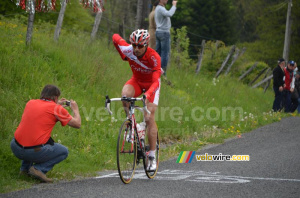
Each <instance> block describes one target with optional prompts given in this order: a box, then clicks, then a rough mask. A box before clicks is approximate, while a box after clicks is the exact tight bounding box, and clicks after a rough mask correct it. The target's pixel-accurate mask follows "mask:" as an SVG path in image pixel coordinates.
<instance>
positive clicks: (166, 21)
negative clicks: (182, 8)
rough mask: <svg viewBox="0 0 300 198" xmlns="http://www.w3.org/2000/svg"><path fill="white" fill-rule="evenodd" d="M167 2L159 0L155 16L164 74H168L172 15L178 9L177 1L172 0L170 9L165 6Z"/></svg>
mask: <svg viewBox="0 0 300 198" xmlns="http://www.w3.org/2000/svg"><path fill="white" fill-rule="evenodd" d="M167 3H168V0H159V3H158V5H157V7H156V9H155V17H154V18H155V23H156V51H157V53H158V54H159V55H160V56H161V67H162V69H163V70H164V75H166V71H167V65H168V59H169V53H170V40H171V37H170V29H171V19H170V17H172V16H173V14H174V13H175V11H176V4H177V1H175V0H173V1H172V7H171V9H170V10H169V11H168V10H166V8H165V6H166V5H167Z"/></svg>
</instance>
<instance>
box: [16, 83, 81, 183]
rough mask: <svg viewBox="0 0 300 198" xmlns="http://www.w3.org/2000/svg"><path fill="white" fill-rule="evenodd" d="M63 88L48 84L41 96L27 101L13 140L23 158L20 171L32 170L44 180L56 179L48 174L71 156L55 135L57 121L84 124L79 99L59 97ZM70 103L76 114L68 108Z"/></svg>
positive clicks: (76, 124)
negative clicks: (71, 113) (52, 133)
mask: <svg viewBox="0 0 300 198" xmlns="http://www.w3.org/2000/svg"><path fill="white" fill-rule="evenodd" d="M59 96H60V90H59V89H58V88H57V87H56V86H54V85H46V86H45V87H44V89H43V90H42V92H41V96H40V99H36V100H34V99H33V100H30V101H29V102H27V104H26V106H25V109H24V113H23V115H22V119H21V122H20V124H19V126H18V128H17V130H16V131H15V134H14V138H13V139H12V141H11V150H12V152H13V153H14V155H15V156H16V157H17V158H19V159H21V160H22V164H21V169H20V173H21V174H29V175H32V176H34V177H36V178H38V179H40V180H41V181H43V182H47V183H48V182H53V180H52V179H50V178H48V177H47V176H46V173H47V172H48V171H50V170H51V169H52V168H53V166H54V165H55V164H58V163H59V162H61V161H63V160H64V159H66V158H67V156H68V149H67V148H66V147H65V146H63V145H61V144H58V143H55V142H54V141H53V139H52V138H51V132H52V129H53V127H54V126H55V124H56V122H58V121H60V123H61V125H62V126H65V125H69V126H71V127H73V128H80V126H81V117H80V114H79V108H78V105H77V103H76V102H75V101H73V100H71V101H67V100H66V99H65V98H62V99H60V100H59V99H58V98H59ZM66 106H70V108H71V109H72V111H73V114H74V115H73V116H71V115H70V114H69V112H68V111H67V110H66V109H65V108H64V107H66Z"/></svg>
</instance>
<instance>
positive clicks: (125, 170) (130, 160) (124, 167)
mask: <svg viewBox="0 0 300 198" xmlns="http://www.w3.org/2000/svg"><path fill="white" fill-rule="evenodd" d="M132 136H133V140H134V141H133V142H132V138H131V137H132ZM136 157H137V144H136V133H135V131H134V130H132V128H131V121H130V120H125V121H124V122H123V124H122V126H121V128H120V132H119V137H118V145H117V164H118V171H119V175H120V178H121V180H122V182H123V183H125V184H128V183H130V182H131V180H132V178H133V175H134V171H135V165H136Z"/></svg>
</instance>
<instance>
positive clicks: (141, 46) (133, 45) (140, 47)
mask: <svg viewBox="0 0 300 198" xmlns="http://www.w3.org/2000/svg"><path fill="white" fill-rule="evenodd" d="M132 47H133V48H136V47H138V48H139V49H142V48H143V47H145V46H144V45H137V44H132Z"/></svg>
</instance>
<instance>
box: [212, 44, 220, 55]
mask: <svg viewBox="0 0 300 198" xmlns="http://www.w3.org/2000/svg"><path fill="white" fill-rule="evenodd" d="M219 44H220V41H219V40H217V41H216V44H215V50H213V52H212V53H211V59H214V56H215V54H216V52H217V50H218V47H219Z"/></svg>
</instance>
